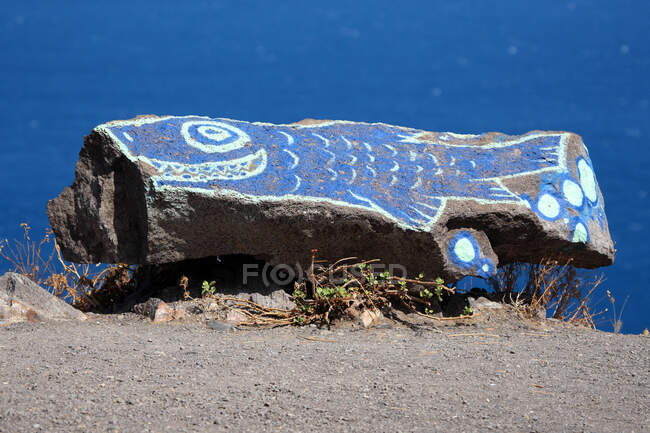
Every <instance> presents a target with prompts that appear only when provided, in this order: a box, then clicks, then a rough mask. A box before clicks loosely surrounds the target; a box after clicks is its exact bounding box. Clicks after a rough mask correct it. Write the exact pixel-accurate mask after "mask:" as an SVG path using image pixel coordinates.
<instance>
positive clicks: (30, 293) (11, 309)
mask: <svg viewBox="0 0 650 433" xmlns="http://www.w3.org/2000/svg"><path fill="white" fill-rule="evenodd" d="M43 320H86V315H85V314H84V313H82V312H81V311H79V310H77V309H75V308H74V307H72V306H70V305H68V304H66V303H65V302H64V301H62V300H61V299H59V298H57V297H56V296H54V295H52V294H50V293H49V292H48V291H47V290H45V289H43V288H42V287H40V286H39V285H38V284H36V283H34V282H33V281H32V280H30V279H29V278H27V277H25V276H23V275H20V274H16V273H13V272H7V273H6V274H4V275H3V276H1V277H0V323H9V322H20V321H30V322H36V321H43Z"/></svg>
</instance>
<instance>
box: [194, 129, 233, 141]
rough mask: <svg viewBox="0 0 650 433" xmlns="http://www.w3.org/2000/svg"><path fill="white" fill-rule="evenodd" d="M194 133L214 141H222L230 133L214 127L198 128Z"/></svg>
mask: <svg viewBox="0 0 650 433" xmlns="http://www.w3.org/2000/svg"><path fill="white" fill-rule="evenodd" d="M196 132H198V133H199V134H201V135H202V136H204V137H205V138H209V139H210V140H214V141H223V140H225V139H227V138H228V137H230V136H231V134H232V132H229V131H227V130H225V129H223V128H217V127H216V126H199V127H198V128H196Z"/></svg>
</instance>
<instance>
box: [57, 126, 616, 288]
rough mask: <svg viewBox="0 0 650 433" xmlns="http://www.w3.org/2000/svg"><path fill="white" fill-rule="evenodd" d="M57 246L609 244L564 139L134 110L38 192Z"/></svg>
mask: <svg viewBox="0 0 650 433" xmlns="http://www.w3.org/2000/svg"><path fill="white" fill-rule="evenodd" d="M48 215H49V218H50V222H51V224H52V227H53V228H54V231H55V233H56V237H57V240H58V242H59V245H60V246H61V247H62V250H63V254H64V257H65V258H66V259H68V260H71V261H74V262H126V263H139V264H160V263H169V262H175V261H181V260H185V259H191V258H200V257H207V256H215V255H226V254H246V255H252V256H255V257H258V258H262V259H265V260H268V261H269V262H271V263H288V264H291V265H292V266H293V265H295V264H296V263H298V264H300V265H302V266H305V265H309V263H310V260H311V258H310V254H311V253H310V250H311V249H312V248H317V249H318V250H319V252H318V255H319V258H324V259H337V258H341V257H347V256H357V257H363V258H380V259H382V260H383V262H384V263H394V264H401V265H403V266H405V267H406V268H407V270H408V272H409V274H411V275H413V274H417V273H419V272H421V271H423V272H424V273H425V274H426V275H428V276H436V275H440V276H443V277H445V278H446V279H448V280H449V279H458V278H460V277H462V276H465V275H477V276H487V275H491V274H492V273H493V272H494V271H495V268H496V267H497V265H498V263H499V262H501V263H507V262H511V261H517V260H519V261H537V260H539V259H540V258H542V256H546V255H557V254H569V255H571V256H573V257H574V263H575V264H576V265H578V266H582V267H598V266H603V265H609V264H611V263H612V261H613V258H614V248H613V245H612V240H611V238H610V235H609V230H608V226H607V219H606V217H605V211H604V207H603V197H602V194H601V192H600V189H599V187H598V184H597V182H596V178H595V175H594V170H593V165H592V163H591V160H590V159H589V155H588V153H587V149H586V148H585V146H584V144H583V143H582V140H581V138H580V137H579V136H577V135H575V134H572V133H567V132H542V131H533V132H529V133H527V134H524V135H520V136H507V135H503V134H499V133H487V134H481V135H459V134H453V133H436V132H427V131H421V130H417V129H412V128H405V127H398V126H391V125H386V124H381V123H375V124H368V123H354V122H346V121H315V120H305V121H302V122H298V123H294V124H289V125H272V124H268V123H248V122H242V121H237V120H229V119H210V118H207V117H197V116H188V117H170V116H167V117H157V116H142V117H138V118H136V119H132V120H127V121H114V122H109V123H106V124H104V125H100V126H98V127H96V128H95V129H94V130H93V132H92V133H91V134H90V135H89V136H87V137H86V138H85V140H84V146H83V148H82V150H81V153H80V157H79V161H78V163H77V168H76V179H75V181H74V183H73V185H72V186H71V187H69V188H66V189H65V190H64V191H63V192H62V193H61V195H60V196H59V197H57V198H56V199H54V200H52V201H50V202H49V204H48Z"/></svg>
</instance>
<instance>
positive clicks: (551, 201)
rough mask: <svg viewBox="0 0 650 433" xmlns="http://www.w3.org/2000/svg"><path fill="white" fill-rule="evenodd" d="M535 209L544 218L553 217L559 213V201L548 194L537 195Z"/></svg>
mask: <svg viewBox="0 0 650 433" xmlns="http://www.w3.org/2000/svg"><path fill="white" fill-rule="evenodd" d="M537 209H538V210H539V212H540V213H541V214H542V215H544V216H545V217H546V218H550V219H554V218H557V217H558V215H560V203H558V201H557V199H556V198H555V197H553V196H552V195H550V194H542V195H540V196H539V199H538V200H537Z"/></svg>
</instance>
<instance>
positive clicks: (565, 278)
mask: <svg viewBox="0 0 650 433" xmlns="http://www.w3.org/2000/svg"><path fill="white" fill-rule="evenodd" d="M571 262H572V259H571V258H563V259H557V258H547V259H544V260H542V261H541V262H539V263H535V264H528V263H510V264H507V265H505V266H503V267H501V268H499V271H498V272H497V275H496V276H495V277H493V278H492V279H491V280H490V282H491V284H492V287H493V288H494V290H495V291H496V292H497V293H500V294H502V295H503V296H502V299H503V300H504V301H506V302H510V303H512V304H513V305H515V306H516V307H518V309H519V310H520V311H522V312H524V313H525V314H526V315H528V316H530V317H534V316H538V315H539V314H546V315H549V316H550V317H553V318H555V319H558V320H562V321H565V322H569V323H576V324H580V325H584V326H588V327H590V328H595V327H596V323H595V320H596V318H597V317H598V316H600V315H601V314H603V313H604V312H605V311H606V309H605V310H603V311H598V312H594V310H593V309H594V305H595V304H597V302H595V301H594V299H593V295H594V292H595V291H596V289H597V288H598V287H599V286H600V285H601V284H602V282H603V281H604V276H603V275H602V274H600V275H596V276H593V277H589V276H588V275H586V274H585V273H584V272H580V271H579V270H578V269H576V268H575V267H574V266H572V264H571Z"/></svg>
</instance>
